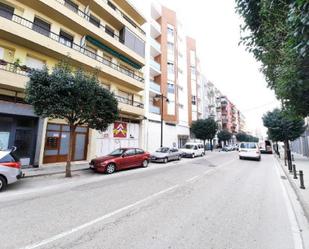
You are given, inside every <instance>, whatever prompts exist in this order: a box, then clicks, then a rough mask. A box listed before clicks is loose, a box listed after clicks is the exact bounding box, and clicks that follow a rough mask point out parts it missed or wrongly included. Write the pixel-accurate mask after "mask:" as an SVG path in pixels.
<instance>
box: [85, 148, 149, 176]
mask: <svg viewBox="0 0 309 249" xmlns="http://www.w3.org/2000/svg"><path fill="white" fill-rule="evenodd" d="M149 160H150V154H149V153H148V152H145V151H143V150H142V149H138V148H119V149H117V150H114V151H113V152H112V153H110V154H108V155H107V156H102V157H98V158H96V159H92V160H91V162H90V168H91V169H93V170H94V171H96V172H100V173H107V174H112V173H114V172H115V171H116V170H121V169H129V168H134V167H140V166H141V167H144V168H146V167H147V166H148V163H149Z"/></svg>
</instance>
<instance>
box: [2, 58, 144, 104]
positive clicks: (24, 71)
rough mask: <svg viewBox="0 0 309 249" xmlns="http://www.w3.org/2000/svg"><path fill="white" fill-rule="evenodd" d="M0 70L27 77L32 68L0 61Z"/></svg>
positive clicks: (119, 98) (122, 98) (124, 99)
mask: <svg viewBox="0 0 309 249" xmlns="http://www.w3.org/2000/svg"><path fill="white" fill-rule="evenodd" d="M0 70H4V71H8V72H12V73H16V74H19V75H23V76H26V77H28V75H29V73H30V72H31V70H33V68H30V67H27V66H25V65H17V64H14V63H10V62H7V61H5V60H0ZM114 97H115V98H116V99H117V100H118V102H121V103H124V104H127V105H131V106H135V107H139V108H144V104H143V103H141V102H138V101H133V100H132V99H129V98H125V97H122V96H117V95H114Z"/></svg>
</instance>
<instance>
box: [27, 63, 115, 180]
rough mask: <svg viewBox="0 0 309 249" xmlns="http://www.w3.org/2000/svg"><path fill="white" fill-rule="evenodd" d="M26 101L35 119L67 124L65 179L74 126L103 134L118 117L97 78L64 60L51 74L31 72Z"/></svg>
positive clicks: (106, 91)
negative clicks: (39, 118) (67, 139)
mask: <svg viewBox="0 0 309 249" xmlns="http://www.w3.org/2000/svg"><path fill="white" fill-rule="evenodd" d="M26 101H27V102H28V103H29V104H31V105H32V106H33V108H34V111H35V113H36V114H37V115H38V116H41V117H42V118H47V117H49V118H59V119H64V120H65V121H66V122H67V124H68V125H69V127H70V145H69V152H68V157H67V164H66V172H65V176H66V177H71V160H72V152H73V141H74V138H73V134H74V132H75V129H76V127H77V126H80V125H85V126H88V127H89V128H92V129H96V130H102V131H104V130H106V129H107V127H108V125H109V124H110V123H113V122H114V121H115V120H116V118H117V116H118V107H117V100H116V99H115V98H114V96H113V94H112V93H110V92H109V91H108V90H106V89H104V88H102V87H101V86H100V83H99V81H98V79H97V77H96V75H94V74H93V75H90V74H87V73H86V72H84V71H83V70H82V69H78V70H76V71H73V69H72V67H71V66H70V65H69V64H68V63H66V62H64V61H63V62H60V63H59V64H57V65H56V66H55V67H54V68H53V70H52V72H51V73H50V74H49V72H48V68H47V67H45V68H44V69H42V70H33V71H31V73H30V81H29V82H28V83H27V87H26Z"/></svg>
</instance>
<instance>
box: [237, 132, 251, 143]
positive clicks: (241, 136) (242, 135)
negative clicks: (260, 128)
mask: <svg viewBox="0 0 309 249" xmlns="http://www.w3.org/2000/svg"><path fill="white" fill-rule="evenodd" d="M236 139H237V141H238V142H246V141H247V140H248V135H247V134H246V133H244V132H239V133H237V134H236Z"/></svg>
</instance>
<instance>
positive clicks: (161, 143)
mask: <svg viewBox="0 0 309 249" xmlns="http://www.w3.org/2000/svg"><path fill="white" fill-rule="evenodd" d="M154 98H155V99H160V100H161V140H160V147H163V100H165V101H166V102H167V103H168V102H169V100H168V98H167V97H166V96H164V95H163V94H156V95H155V97H154Z"/></svg>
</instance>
